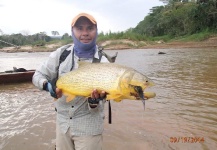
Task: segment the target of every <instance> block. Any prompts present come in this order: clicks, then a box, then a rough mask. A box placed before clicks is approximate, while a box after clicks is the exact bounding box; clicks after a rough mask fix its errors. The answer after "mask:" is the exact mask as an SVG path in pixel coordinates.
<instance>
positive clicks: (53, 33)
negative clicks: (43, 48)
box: [51, 31, 60, 36]
mask: <svg viewBox="0 0 217 150" xmlns="http://www.w3.org/2000/svg"><path fill="white" fill-rule="evenodd" d="M51 34H52V35H54V36H55V35H60V34H59V32H58V31H51Z"/></svg>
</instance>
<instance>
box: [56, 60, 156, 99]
mask: <svg viewBox="0 0 217 150" xmlns="http://www.w3.org/2000/svg"><path fill="white" fill-rule="evenodd" d="M56 85H57V87H58V88H59V89H61V90H62V91H63V94H64V95H66V96H68V99H67V101H71V100H73V98H74V97H75V96H85V97H89V96H90V95H91V93H92V91H93V90H94V89H97V90H98V91H99V92H100V91H105V92H106V93H108V94H107V96H106V97H107V100H114V101H117V102H119V101H121V100H123V99H129V100H138V99H139V98H138V91H136V90H135V87H141V89H142V90H143V91H144V90H145V89H146V88H147V87H149V86H152V85H153V81H151V80H150V79H149V78H148V77H146V76H145V75H143V74H141V73H139V72H138V71H136V70H134V69H133V68H130V67H126V66H123V65H119V64H115V63H88V62H79V67H78V68H77V69H75V70H73V71H71V72H68V73H66V74H64V75H63V76H61V77H60V78H59V79H58V80H57V84H56ZM144 96H145V97H146V99H148V98H152V97H154V96H155V93H154V92H148V94H147V93H146V94H145V95H144ZM144 96H143V97H144Z"/></svg>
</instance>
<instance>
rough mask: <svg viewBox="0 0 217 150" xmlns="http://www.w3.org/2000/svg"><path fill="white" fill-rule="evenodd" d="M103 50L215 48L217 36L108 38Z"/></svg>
mask: <svg viewBox="0 0 217 150" xmlns="http://www.w3.org/2000/svg"><path fill="white" fill-rule="evenodd" d="M98 45H99V46H102V47H103V48H104V49H105V50H124V49H180V48H182V49H184V48H216V49H217V37H211V38H209V39H207V40H204V41H198V42H180V41H173V42H168V43H166V42H163V41H155V42H152V43H150V42H146V41H131V40H125V39H124V40H109V41H104V42H101V43H98ZM60 46H61V45H60V44H59V43H57V44H49V45H45V46H43V47H32V46H21V47H20V48H19V49H16V48H15V47H4V48H2V49H0V52H7V53H16V52H52V51H55V50H56V49H57V48H58V47H60Z"/></svg>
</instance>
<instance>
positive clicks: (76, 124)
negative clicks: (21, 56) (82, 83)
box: [33, 45, 108, 136]
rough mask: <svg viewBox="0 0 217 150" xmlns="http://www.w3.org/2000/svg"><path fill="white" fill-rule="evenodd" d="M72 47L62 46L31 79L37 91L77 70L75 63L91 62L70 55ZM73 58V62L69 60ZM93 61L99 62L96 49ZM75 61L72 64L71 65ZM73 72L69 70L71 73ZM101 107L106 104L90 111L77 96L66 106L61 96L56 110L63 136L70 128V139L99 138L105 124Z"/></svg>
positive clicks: (104, 58) (87, 104) (103, 60)
mask: <svg viewBox="0 0 217 150" xmlns="http://www.w3.org/2000/svg"><path fill="white" fill-rule="evenodd" d="M73 47H74V46H73V45H71V46H63V47H60V48H58V49H57V50H56V51H54V52H52V53H51V54H50V56H49V58H48V60H47V61H46V62H44V63H43V64H42V65H41V66H40V68H38V69H37V70H36V72H35V74H34V75H33V84H34V85H35V86H37V87H38V88H39V89H40V90H43V83H44V82H47V81H48V80H51V79H53V78H56V77H57V74H58V76H59V77H60V76H62V75H63V74H64V73H67V72H69V71H70V70H71V69H72V64H74V65H73V69H76V68H78V61H87V62H92V61H93V59H92V58H91V59H85V60H80V59H79V58H78V57H77V56H76V55H75V54H74V53H73ZM65 49H67V50H70V51H71V52H70V54H69V55H68V56H67V57H66V59H65V61H63V62H62V63H61V64H59V58H60V56H61V54H62V53H63V51H64V50H65ZM72 57H74V58H72ZM94 58H97V59H98V58H99V54H98V48H96V53H95V55H94ZM73 60H74V62H73ZM101 62H108V60H107V58H106V57H105V56H102V58H101ZM73 69H72V70H73ZM104 103H105V100H103V101H100V103H99V104H98V106H97V107H96V108H90V106H89V103H88V102H87V99H86V98H85V97H82V96H77V97H76V98H75V99H74V100H72V101H70V102H66V97H65V96H64V95H63V96H62V97H61V98H59V99H58V100H57V101H56V102H55V106H56V109H57V123H58V124H59V126H60V129H61V131H62V132H63V133H66V132H67V130H68V129H69V128H70V131H71V132H72V133H71V135H75V136H82V135H98V134H102V132H103V120H104V111H103V109H104Z"/></svg>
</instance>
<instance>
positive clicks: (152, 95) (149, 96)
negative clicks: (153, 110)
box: [143, 92, 156, 99]
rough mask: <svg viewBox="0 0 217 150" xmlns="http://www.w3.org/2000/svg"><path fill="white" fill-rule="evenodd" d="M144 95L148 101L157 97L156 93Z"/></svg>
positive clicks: (145, 93)
mask: <svg viewBox="0 0 217 150" xmlns="http://www.w3.org/2000/svg"><path fill="white" fill-rule="evenodd" d="M143 94H144V97H145V98H146V99H149V98H154V97H155V96H156V94H155V93H154V92H143Z"/></svg>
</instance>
